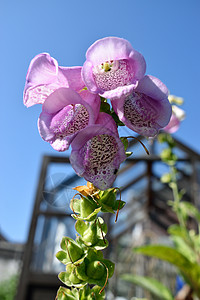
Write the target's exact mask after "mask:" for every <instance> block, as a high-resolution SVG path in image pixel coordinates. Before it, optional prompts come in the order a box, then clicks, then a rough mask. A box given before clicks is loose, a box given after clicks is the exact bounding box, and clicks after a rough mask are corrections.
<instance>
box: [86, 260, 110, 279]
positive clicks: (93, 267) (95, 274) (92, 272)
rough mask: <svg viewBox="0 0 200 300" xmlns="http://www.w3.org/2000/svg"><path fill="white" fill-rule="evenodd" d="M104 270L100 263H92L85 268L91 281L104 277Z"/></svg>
mask: <svg viewBox="0 0 200 300" xmlns="http://www.w3.org/2000/svg"><path fill="white" fill-rule="evenodd" d="M105 272H106V269H105V267H104V265H103V264H102V263H101V262H100V261H92V262H91V263H89V265H88V266H87V271H86V273H87V275H88V277H90V278H93V279H100V278H102V277H103V276H104V275H105Z"/></svg>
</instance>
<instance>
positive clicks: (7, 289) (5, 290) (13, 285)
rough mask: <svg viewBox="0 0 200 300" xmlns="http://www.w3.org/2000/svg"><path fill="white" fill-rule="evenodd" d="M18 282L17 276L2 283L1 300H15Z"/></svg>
mask: <svg viewBox="0 0 200 300" xmlns="http://www.w3.org/2000/svg"><path fill="white" fill-rule="evenodd" d="M17 282H18V276H17V275H13V276H11V277H10V278H9V279H7V280H4V281H2V282H0V300H14V297H15V293H16V289H17Z"/></svg>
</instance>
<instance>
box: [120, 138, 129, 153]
mask: <svg viewBox="0 0 200 300" xmlns="http://www.w3.org/2000/svg"><path fill="white" fill-rule="evenodd" d="M120 140H121V142H122V143H123V145H124V150H125V151H126V150H127V148H128V139H127V138H126V137H120Z"/></svg>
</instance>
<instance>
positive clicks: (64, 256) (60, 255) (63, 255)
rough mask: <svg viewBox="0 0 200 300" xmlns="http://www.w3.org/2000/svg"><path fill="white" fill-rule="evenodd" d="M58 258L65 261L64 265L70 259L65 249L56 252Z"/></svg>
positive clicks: (62, 261)
mask: <svg viewBox="0 0 200 300" xmlns="http://www.w3.org/2000/svg"><path fill="white" fill-rule="evenodd" d="M56 258H57V259H58V260H59V261H60V262H61V263H63V264H64V265H66V264H68V263H69V262H71V261H70V259H69V256H68V254H67V252H65V251H62V250H61V251H59V252H58V253H56Z"/></svg>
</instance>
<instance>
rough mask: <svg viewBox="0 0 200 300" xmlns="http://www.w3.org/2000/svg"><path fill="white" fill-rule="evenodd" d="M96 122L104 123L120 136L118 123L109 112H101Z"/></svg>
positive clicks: (103, 124)
mask: <svg viewBox="0 0 200 300" xmlns="http://www.w3.org/2000/svg"><path fill="white" fill-rule="evenodd" d="M95 124H99V125H102V126H104V127H105V128H108V129H109V130H111V131H112V132H113V133H114V134H116V136H119V133H118V129H117V125H116V123H115V121H114V120H113V118H112V117H111V116H110V115H109V114H107V113H105V112H100V113H99V115H98V118H97V120H96V122H95Z"/></svg>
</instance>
